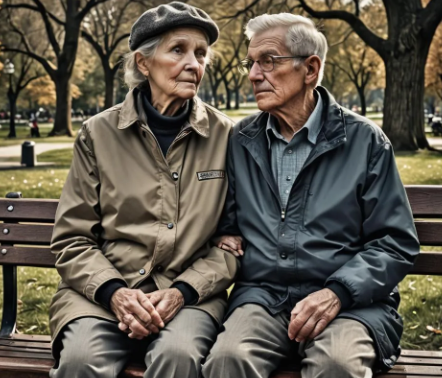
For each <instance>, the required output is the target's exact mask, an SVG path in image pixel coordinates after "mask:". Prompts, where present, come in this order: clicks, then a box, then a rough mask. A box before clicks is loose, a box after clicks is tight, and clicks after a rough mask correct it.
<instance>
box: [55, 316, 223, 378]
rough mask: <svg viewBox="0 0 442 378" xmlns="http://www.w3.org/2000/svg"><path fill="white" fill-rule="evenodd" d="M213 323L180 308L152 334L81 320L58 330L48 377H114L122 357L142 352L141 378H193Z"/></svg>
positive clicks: (212, 335) (213, 334)
mask: <svg viewBox="0 0 442 378" xmlns="http://www.w3.org/2000/svg"><path fill="white" fill-rule="evenodd" d="M217 332H218V326H217V325H216V324H215V322H214V320H213V319H212V318H211V317H210V315H208V314H207V313H205V312H203V311H201V310H197V309H191V308H189V309H187V308H184V309H182V310H181V311H180V312H179V313H178V314H177V315H176V316H175V318H174V319H173V320H172V321H171V322H170V323H168V324H167V325H166V327H165V328H164V329H163V330H161V332H160V333H159V334H158V336H150V337H148V338H146V339H145V340H142V341H139V340H134V339H129V337H128V336H127V334H125V333H123V332H122V331H120V330H119V329H118V326H117V324H115V323H112V322H109V321H106V320H101V319H97V318H82V319H78V320H75V321H73V322H72V323H70V324H68V325H67V326H66V328H65V329H64V331H63V334H62V335H61V337H62V340H61V341H62V344H63V349H62V350H61V354H60V360H59V361H58V364H57V365H56V366H55V367H54V368H53V369H52V370H51V371H50V373H49V376H50V377H51V378H117V376H118V374H119V373H120V372H121V371H122V370H123V368H124V366H125V365H126V363H127V362H128V360H129V359H130V358H131V357H133V356H134V355H140V354H142V355H143V356H144V361H145V362H146V366H147V370H146V372H145V373H144V378H182V377H186V378H187V377H189V378H198V377H200V373H201V364H202V362H203V359H204V358H205V357H206V356H207V354H208V353H209V350H210V348H211V346H212V345H213V343H214V341H215V339H216V334H217Z"/></svg>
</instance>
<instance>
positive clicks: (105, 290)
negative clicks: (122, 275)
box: [95, 279, 127, 310]
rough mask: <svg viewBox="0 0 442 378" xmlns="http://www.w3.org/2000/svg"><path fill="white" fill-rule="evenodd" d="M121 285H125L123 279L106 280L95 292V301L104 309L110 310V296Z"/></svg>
mask: <svg viewBox="0 0 442 378" xmlns="http://www.w3.org/2000/svg"><path fill="white" fill-rule="evenodd" d="M122 287H127V285H126V283H125V282H124V281H120V280H118V279H114V280H110V281H108V282H106V283H105V284H103V285H101V287H100V288H99V289H98V290H97V292H96V293H95V301H97V302H98V303H99V304H101V305H102V306H103V307H104V308H105V309H106V310H110V308H111V306H110V305H111V303H110V302H111V299H112V296H113V295H114V293H115V292H116V291H117V290H118V289H121V288H122Z"/></svg>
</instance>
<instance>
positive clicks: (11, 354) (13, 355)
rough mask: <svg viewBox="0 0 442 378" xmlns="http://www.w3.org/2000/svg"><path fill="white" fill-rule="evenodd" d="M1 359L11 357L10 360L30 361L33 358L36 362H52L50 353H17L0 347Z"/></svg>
mask: <svg viewBox="0 0 442 378" xmlns="http://www.w3.org/2000/svg"><path fill="white" fill-rule="evenodd" d="M0 357H10V358H22V359H28V358H33V359H36V360H40V359H42V360H52V356H51V354H50V353H38V352H35V351H32V352H31V351H15V350H4V349H2V347H0Z"/></svg>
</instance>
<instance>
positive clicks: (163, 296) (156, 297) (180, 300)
mask: <svg viewBox="0 0 442 378" xmlns="http://www.w3.org/2000/svg"><path fill="white" fill-rule="evenodd" d="M146 295H147V297H148V298H149V300H150V302H151V303H152V305H153V306H155V309H156V310H157V311H158V314H159V315H160V316H161V319H163V321H164V323H165V324H167V323H168V322H170V321H171V320H172V319H173V318H174V317H175V315H176V314H177V313H178V311H180V310H181V308H182V307H183V306H184V297H183V294H182V293H181V291H179V290H178V289H176V288H171V289H165V290H157V291H153V292H152V293H148V294H146Z"/></svg>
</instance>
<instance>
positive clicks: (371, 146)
mask: <svg viewBox="0 0 442 378" xmlns="http://www.w3.org/2000/svg"><path fill="white" fill-rule="evenodd" d="M246 34H247V37H248V38H249V39H250V45H249V49H248V54H247V58H246V59H245V60H244V61H243V62H242V63H241V67H240V70H241V71H242V72H243V73H247V74H248V75H249V79H250V81H251V82H252V84H253V89H254V92H255V96H256V100H257V102H258V107H259V109H260V110H261V112H259V113H258V114H255V115H252V116H250V117H248V118H246V119H244V120H243V121H241V122H240V123H239V124H238V125H236V127H235V128H234V132H233V135H232V137H231V139H230V145H229V155H228V174H229V193H228V198H227V202H226V205H225V214H224V217H223V220H222V221H221V224H220V226H219V234H220V235H233V236H227V237H223V238H222V240H221V242H220V245H222V244H223V245H224V246H223V248H228V246H230V248H231V249H232V250H233V252H234V253H235V254H236V255H241V257H240V258H241V260H242V267H241V272H240V276H239V279H238V281H237V283H236V286H235V288H234V290H233V292H232V294H231V297H230V307H229V310H228V315H227V320H226V321H225V323H224V327H223V331H222V332H221V334H220V335H219V336H218V339H217V342H216V343H215V345H214V347H213V348H212V350H211V353H210V355H209V356H208V358H207V360H206V364H205V366H204V368H203V375H204V377H205V378H217V377H222V378H229V377H232V378H233V377H234V378H240V377H244V378H245V377H247V378H258V377H260V378H263V377H265V378H267V377H269V375H270V374H271V373H272V371H274V370H275V369H277V367H278V366H279V365H280V363H281V362H282V361H283V360H284V359H286V358H288V357H291V358H293V354H292V353H290V351H291V350H295V351H297V352H298V354H299V355H300V356H301V357H303V359H302V362H301V375H302V377H303V378H319V377H327V378H346V377H352V378H367V377H371V376H372V374H373V370H378V369H379V370H382V369H384V370H386V369H389V368H391V367H392V366H393V364H394V363H395V360H396V359H397V357H398V355H399V353H400V348H399V341H400V337H401V334H402V328H403V326H402V320H401V318H400V316H399V315H398V313H397V311H396V310H397V307H398V304H399V294H398V292H397V289H396V288H395V287H396V285H397V284H398V283H399V281H401V280H402V278H403V277H404V276H405V275H406V273H407V271H408V270H409V269H410V267H411V266H412V265H413V260H414V259H415V257H416V256H417V255H418V251H419V244H418V240H417V236H416V231H415V228H414V224H413V218H412V214H411V211H410V207H409V204H408V201H407V197H406V194H405V191H404V188H403V185H402V183H401V181H400V178H399V175H398V172H397V169H396V166H395V161H394V154H393V150H392V148H391V144H390V142H389V140H388V139H387V137H386V136H385V135H384V133H383V132H382V130H381V129H380V128H379V127H378V126H377V125H375V124H373V123H372V122H370V121H369V120H367V119H366V118H364V117H361V116H358V115H356V114H354V113H351V112H350V111H348V110H347V109H344V108H342V107H341V106H339V105H338V104H337V103H336V101H335V100H334V98H333V97H332V96H331V95H330V94H329V93H328V92H327V90H326V89H325V88H323V87H320V86H318V84H319V83H320V81H321V78H322V75H323V70H324V62H325V58H326V53H327V42H326V39H325V37H324V35H323V34H321V33H320V32H319V31H318V30H317V29H316V28H315V26H314V24H313V23H312V22H311V21H310V20H308V19H307V18H304V17H301V16H295V15H291V14H286V13H282V14H277V15H262V16H259V17H257V18H255V19H253V20H251V21H250V22H249V23H248V25H247V28H246ZM238 236H242V237H243V239H244V245H245V249H244V252H243V251H242V247H241V245H240V240H239V239H238ZM238 240H239V242H238ZM295 354H296V353H295Z"/></svg>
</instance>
